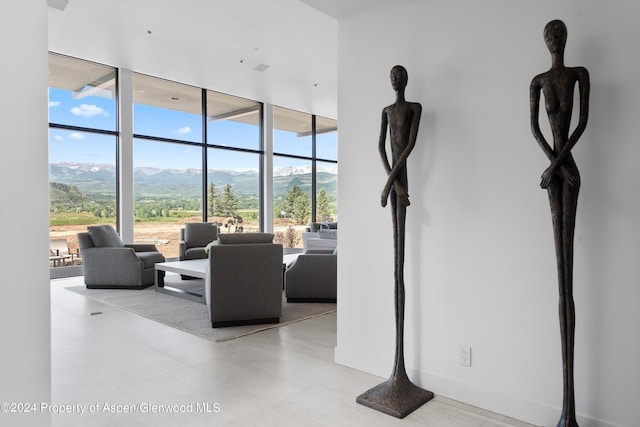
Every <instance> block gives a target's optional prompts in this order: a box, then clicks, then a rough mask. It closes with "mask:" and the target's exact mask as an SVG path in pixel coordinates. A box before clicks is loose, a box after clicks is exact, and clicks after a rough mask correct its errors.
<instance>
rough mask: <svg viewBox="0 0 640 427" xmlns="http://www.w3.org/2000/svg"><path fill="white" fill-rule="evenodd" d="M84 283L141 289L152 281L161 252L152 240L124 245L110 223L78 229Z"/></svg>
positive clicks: (162, 260)
mask: <svg viewBox="0 0 640 427" xmlns="http://www.w3.org/2000/svg"><path fill="white" fill-rule="evenodd" d="M77 237H78V244H79V245H80V256H81V257H82V268H83V272H84V283H85V285H86V286H87V288H89V289H144V288H147V287H149V286H151V285H153V284H154V279H155V277H154V272H155V264H156V263H157V262H164V261H165V259H164V256H163V255H162V254H161V253H160V252H159V251H158V249H157V248H156V246H155V245H152V244H133V245H125V244H124V243H123V242H122V239H120V236H119V235H118V233H117V232H116V230H115V229H114V228H113V227H111V226H110V225H96V226H89V227H87V231H86V232H82V233H78V234H77Z"/></svg>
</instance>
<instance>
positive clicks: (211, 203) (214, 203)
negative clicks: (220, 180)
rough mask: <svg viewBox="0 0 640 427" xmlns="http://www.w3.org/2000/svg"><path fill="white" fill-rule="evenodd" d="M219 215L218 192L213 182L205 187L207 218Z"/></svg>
mask: <svg viewBox="0 0 640 427" xmlns="http://www.w3.org/2000/svg"><path fill="white" fill-rule="evenodd" d="M218 215H220V190H218V186H217V185H215V184H214V183H213V182H212V183H211V184H209V187H207V216H208V217H211V216H218Z"/></svg>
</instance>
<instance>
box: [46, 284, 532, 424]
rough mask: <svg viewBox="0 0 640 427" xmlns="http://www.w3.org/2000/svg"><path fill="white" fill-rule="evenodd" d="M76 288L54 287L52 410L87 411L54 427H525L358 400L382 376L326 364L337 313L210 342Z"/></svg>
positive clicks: (460, 412)
mask: <svg viewBox="0 0 640 427" xmlns="http://www.w3.org/2000/svg"><path fill="white" fill-rule="evenodd" d="M79 284H82V278H80V277H75V278H66V279H55V280H52V281H51V302H52V306H51V311H52V316H51V317H52V320H51V330H52V332H51V339H52V355H51V359H52V383H53V386H52V399H53V403H54V404H58V405H69V407H67V408H65V409H67V410H75V411H79V410H82V409H84V414H82V415H80V414H77V413H76V414H74V413H71V414H61V415H55V416H53V421H52V425H53V426H54V427H72V426H73V427H80V426H82V427H93V426H118V427H126V426H136V427H142V426H154V427H162V426H172V427H174V426H181V427H189V426H193V427H195V426H207V427H210V426H242V427H245V426H278V427H286V426H295V427H300V426H310V427H313V426H367V427H369V426H385V427H386V426H405V427H412V426H433V427H436V426H437V427H448V426H452V427H453V426H460V427H462V426H465V427H466V426H485V427H492V426H519V427H525V426H530V425H529V424H526V423H523V422H519V421H516V420H513V419H510V418H506V417H503V416H500V415H496V414H492V413H489V412H486V411H482V410H479V409H477V408H473V407H470V406H468V405H464V404H461V403H459V402H455V401H452V400H449V399H445V398H442V397H439V396H437V397H436V398H435V399H434V400H432V401H431V402H429V403H427V404H426V405H424V406H422V407H421V408H419V409H418V410H416V411H415V412H413V413H412V414H410V415H408V416H407V417H406V418H404V419H403V420H399V419H396V418H393V417H390V416H388V415H385V414H382V413H380V412H377V411H374V410H372V409H370V408H367V407H364V406H362V405H358V404H357V403H355V398H356V396H358V395H359V394H360V393H362V392H363V391H365V390H368V389H369V388H370V387H372V386H374V385H376V384H378V383H380V382H381V381H383V380H384V379H383V378H379V377H376V376H373V375H369V374H366V373H363V372H360V371H357V370H354V369H349V368H346V367H344V366H340V365H337V364H335V363H334V362H333V352H334V347H335V345H336V316H335V314H333V315H327V316H322V317H318V318H315V319H310V320H305V321H303V322H298V323H294V324H292V325H288V326H285V327H281V328H275V329H271V330H268V331H265V332H261V333H258V334H254V335H250V336H247V337H243V338H239V339H235V340H231V341H227V342H223V343H213V342H210V341H207V340H204V339H201V338H198V337H196V336H193V335H190V334H188V333H185V332H182V331H179V330H176V329H173V328H170V327H167V326H164V325H162V324H159V323H156V322H154V321H151V320H149V319H146V318H144V317H141V316H137V315H135V314H131V313H128V312H126V311H123V310H120V309H118V308H115V307H112V306H110V305H107V304H104V303H100V302H97V301H95V300H92V299H89V298H86V297H84V296H81V295H77V294H75V293H72V292H69V291H66V290H65V289H64V287H65V286H76V285H79ZM96 312H100V313H101V314H94V315H91V313H96ZM180 405H181V406H180ZM118 411H120V413H117V412H118ZM124 411H135V412H129V413H125V412H124Z"/></svg>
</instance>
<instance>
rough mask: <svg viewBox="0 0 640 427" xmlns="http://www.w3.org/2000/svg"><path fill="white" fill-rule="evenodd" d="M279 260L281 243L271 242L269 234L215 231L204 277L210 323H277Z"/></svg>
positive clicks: (223, 324) (279, 301)
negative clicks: (216, 240)
mask: <svg viewBox="0 0 640 427" xmlns="http://www.w3.org/2000/svg"><path fill="white" fill-rule="evenodd" d="M282 259H283V258H282V245H280V244H275V243H273V234H269V233H230V234H225V233H221V234H219V235H218V244H217V245H214V246H212V247H211V250H210V251H209V265H208V268H207V276H206V280H205V299H206V302H207V307H208V310H209V318H210V320H211V326H212V327H214V328H218V327H222V326H237V325H251V324H261V323H278V322H279V321H280V315H281V313H282Z"/></svg>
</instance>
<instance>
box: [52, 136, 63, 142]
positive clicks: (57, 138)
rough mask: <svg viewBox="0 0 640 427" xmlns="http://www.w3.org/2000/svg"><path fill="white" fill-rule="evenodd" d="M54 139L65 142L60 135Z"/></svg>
mask: <svg viewBox="0 0 640 427" xmlns="http://www.w3.org/2000/svg"><path fill="white" fill-rule="evenodd" d="M53 139H55V140H56V141H62V140H64V138H63V137H62V136H60V135H56V136H54V137H53Z"/></svg>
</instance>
